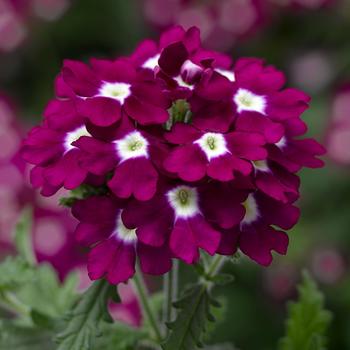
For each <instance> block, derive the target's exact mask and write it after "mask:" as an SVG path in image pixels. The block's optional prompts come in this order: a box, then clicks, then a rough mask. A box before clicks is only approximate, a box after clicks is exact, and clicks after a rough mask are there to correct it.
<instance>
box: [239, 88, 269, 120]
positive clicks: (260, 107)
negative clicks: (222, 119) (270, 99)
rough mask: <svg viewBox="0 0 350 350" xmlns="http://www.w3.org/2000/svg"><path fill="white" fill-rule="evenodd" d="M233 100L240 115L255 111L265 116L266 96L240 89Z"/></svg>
mask: <svg viewBox="0 0 350 350" xmlns="http://www.w3.org/2000/svg"><path fill="white" fill-rule="evenodd" d="M233 100H234V102H235V103H236V105H237V110H238V112H239V113H241V112H242V111H253V112H259V113H262V114H265V108H266V100H265V97H264V96H259V95H255V94H253V93H252V92H251V91H249V90H246V89H239V90H238V91H237V93H236V95H235V96H234V98H233Z"/></svg>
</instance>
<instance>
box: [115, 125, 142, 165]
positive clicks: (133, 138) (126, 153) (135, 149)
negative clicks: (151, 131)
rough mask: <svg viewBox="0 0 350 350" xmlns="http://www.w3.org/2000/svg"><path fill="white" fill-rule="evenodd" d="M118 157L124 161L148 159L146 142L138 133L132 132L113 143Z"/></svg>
mask: <svg viewBox="0 0 350 350" xmlns="http://www.w3.org/2000/svg"><path fill="white" fill-rule="evenodd" d="M115 144H116V148H117V152H118V155H119V157H120V158H121V159H122V160H123V161H124V160H127V159H130V158H137V157H148V141H147V140H146V139H145V138H144V137H143V136H142V135H141V133H140V132H138V131H133V132H131V133H130V134H128V135H126V136H125V137H124V138H122V139H121V140H118V141H115Z"/></svg>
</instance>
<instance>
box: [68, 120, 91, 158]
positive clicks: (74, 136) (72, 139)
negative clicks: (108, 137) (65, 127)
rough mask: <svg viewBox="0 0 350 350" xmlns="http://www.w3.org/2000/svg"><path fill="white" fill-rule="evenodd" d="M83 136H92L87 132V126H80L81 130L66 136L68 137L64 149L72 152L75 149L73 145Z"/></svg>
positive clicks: (78, 129)
mask: <svg viewBox="0 0 350 350" xmlns="http://www.w3.org/2000/svg"><path fill="white" fill-rule="evenodd" d="M82 136H91V135H90V133H89V132H88V131H87V129H86V127H85V125H82V126H80V127H79V128H77V129H75V130H73V131H70V132H68V133H67V134H66V137H65V139H64V148H65V150H66V152H68V151H70V150H72V149H73V148H75V147H74V146H73V145H72V143H73V142H75V141H78V140H79V139H80V137H82Z"/></svg>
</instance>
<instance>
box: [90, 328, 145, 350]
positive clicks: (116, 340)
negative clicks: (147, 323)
mask: <svg viewBox="0 0 350 350" xmlns="http://www.w3.org/2000/svg"><path fill="white" fill-rule="evenodd" d="M102 329H103V337H100V338H98V339H96V343H95V347H94V348H96V349H103V350H134V349H136V345H137V344H138V343H139V342H140V340H143V339H146V338H147V336H148V333H147V332H146V331H145V330H144V329H142V328H134V327H129V326H127V325H125V324H122V323H120V322H116V323H113V324H108V325H107V324H106V325H105V326H104V327H103V328H102Z"/></svg>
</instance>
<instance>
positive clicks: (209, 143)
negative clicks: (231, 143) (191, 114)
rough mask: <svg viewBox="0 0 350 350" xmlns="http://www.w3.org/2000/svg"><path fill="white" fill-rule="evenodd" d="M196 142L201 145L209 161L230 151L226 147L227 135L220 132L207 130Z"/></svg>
mask: <svg viewBox="0 0 350 350" xmlns="http://www.w3.org/2000/svg"><path fill="white" fill-rule="evenodd" d="M194 143H196V144H198V145H199V147H200V148H201V150H202V151H203V152H204V153H205V155H206V156H207V158H208V160H209V161H210V160H211V159H213V158H216V157H219V156H222V155H223V154H225V153H230V151H229V150H228V149H227V147H226V140H225V137H224V136H223V135H222V134H219V133H215V132H207V133H205V134H204V135H203V136H202V137H201V138H199V139H198V140H196V141H195V142H194Z"/></svg>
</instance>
